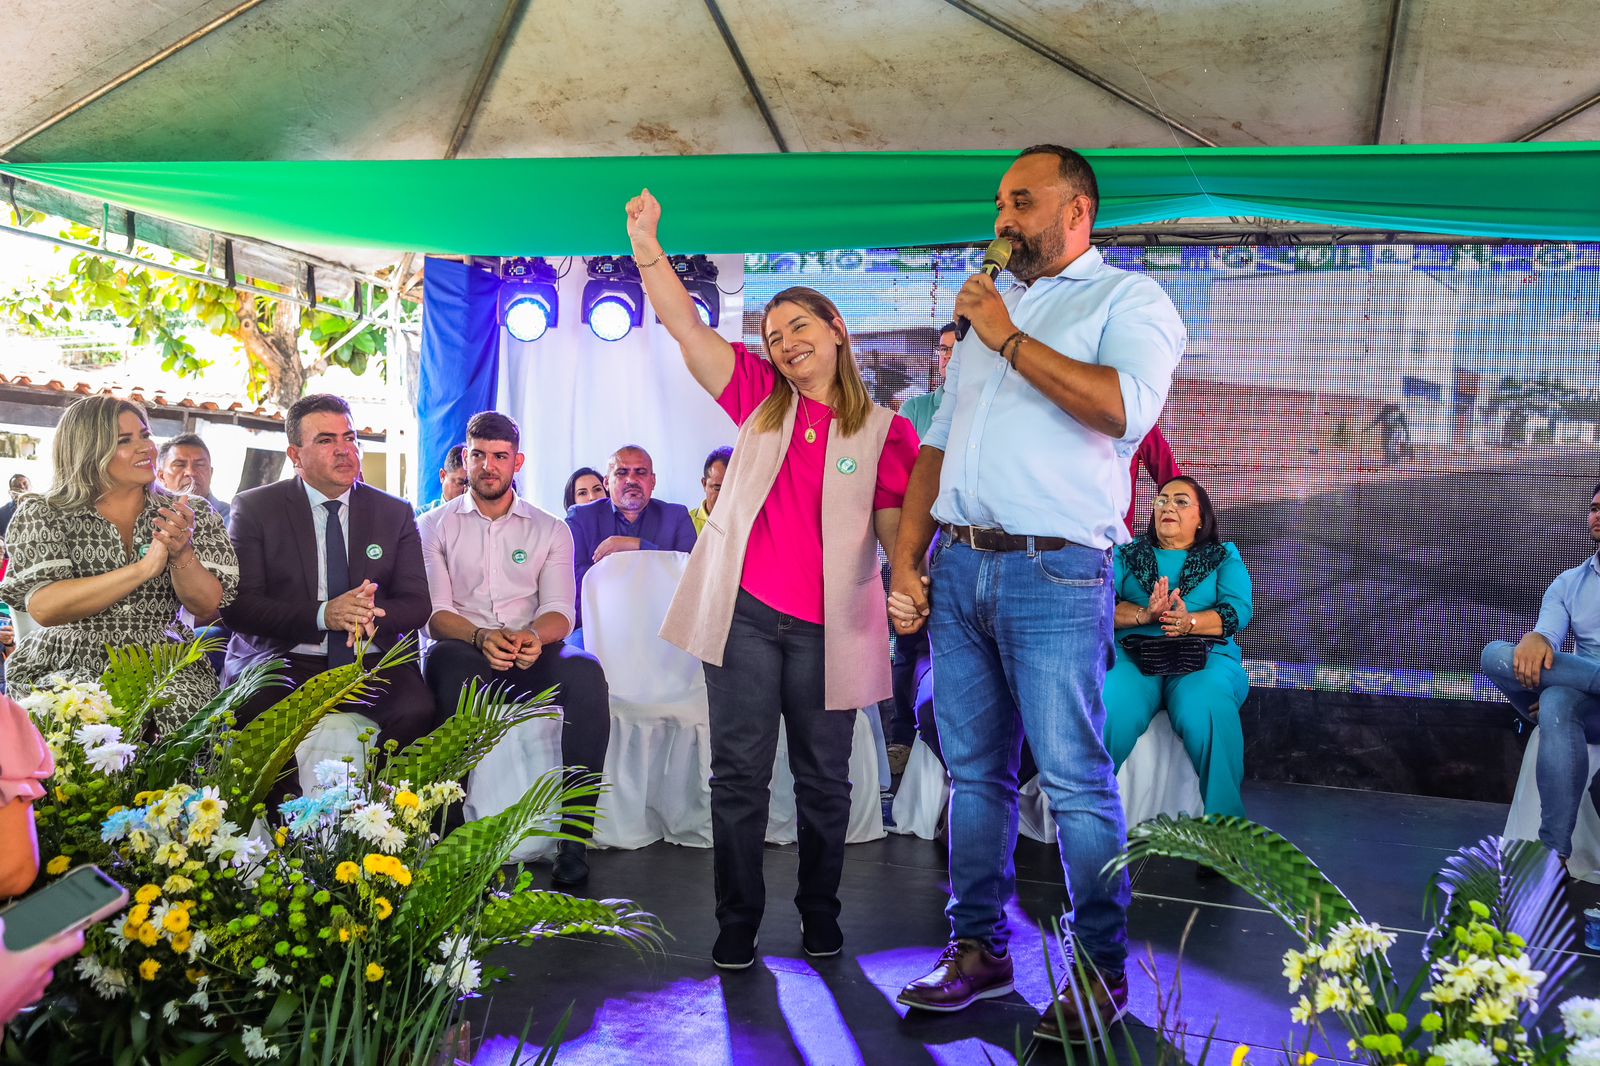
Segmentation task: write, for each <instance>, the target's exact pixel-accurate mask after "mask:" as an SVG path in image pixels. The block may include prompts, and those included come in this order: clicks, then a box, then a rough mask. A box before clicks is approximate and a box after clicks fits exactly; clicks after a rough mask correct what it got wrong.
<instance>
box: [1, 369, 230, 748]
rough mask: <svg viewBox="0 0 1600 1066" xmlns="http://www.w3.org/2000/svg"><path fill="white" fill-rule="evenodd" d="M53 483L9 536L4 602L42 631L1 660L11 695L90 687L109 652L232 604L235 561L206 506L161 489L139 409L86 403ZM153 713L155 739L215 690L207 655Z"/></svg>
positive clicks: (109, 401) (26, 505) (184, 636)
mask: <svg viewBox="0 0 1600 1066" xmlns="http://www.w3.org/2000/svg"><path fill="white" fill-rule="evenodd" d="M51 461H52V464H53V466H54V470H55V483H54V485H53V486H52V488H51V489H50V491H49V492H47V493H45V494H44V495H42V496H40V495H30V496H26V497H24V498H23V500H22V502H21V503H20V504H18V506H17V513H16V516H15V517H14V518H13V519H12V521H11V528H10V530H9V531H8V532H9V534H10V535H9V536H8V537H7V538H6V547H7V550H8V551H9V553H10V557H11V565H10V568H9V569H8V570H7V571H6V577H5V580H4V581H3V582H0V600H3V601H4V602H6V603H8V604H10V605H11V607H12V608H13V609H14V610H20V611H26V612H27V613H28V615H29V616H30V617H31V618H32V620H33V621H34V622H35V623H36V624H38V625H39V626H40V627H41V628H39V629H38V630H37V631H36V632H33V633H31V634H29V636H28V637H27V639H25V640H22V641H21V642H20V643H19V644H18V647H17V651H16V653H15V654H14V655H13V656H12V657H11V658H10V659H9V660H8V661H7V662H6V680H7V684H8V687H9V688H10V690H11V691H12V692H13V693H17V692H19V691H25V690H27V689H28V688H31V687H33V686H35V685H37V684H39V683H41V682H42V681H43V680H44V679H45V678H47V677H49V676H51V675H53V674H62V675H65V676H66V677H68V678H72V679H82V680H94V679H97V678H98V677H99V676H100V674H101V673H102V672H103V671H104V670H105V667H106V663H107V655H106V648H107V647H108V646H111V647H115V646H118V645H123V644H144V645H154V644H159V643H162V642H164V641H168V640H173V639H177V640H191V639H193V637H194V631H193V630H192V629H190V628H189V627H188V626H187V625H184V624H182V623H181V622H180V621H179V618H178V609H179V608H180V607H182V608H187V609H188V611H189V613H190V614H192V615H193V616H194V617H195V618H196V619H198V620H199V621H202V622H204V621H209V620H210V619H213V618H215V617H216V616H217V611H218V609H219V608H220V607H221V606H222V605H224V604H226V603H228V602H230V601H231V600H232V598H233V590H234V587H235V586H236V585H237V584H238V581H239V566H238V560H237V559H236V558H235V557H234V553H233V544H232V542H230V541H229V540H228V534H227V531H226V530H225V529H224V528H223V525H222V520H221V519H220V518H218V517H217V514H216V512H215V511H213V510H212V509H211V506H210V505H209V504H207V503H206V502H205V500H203V499H200V498H199V497H193V496H174V495H172V494H171V493H169V492H167V490H166V489H164V488H162V487H161V486H160V485H158V484H157V483H156V447H155V443H154V442H153V441H152V440H151V439H150V422H149V419H148V418H146V416H145V413H144V409H143V408H142V407H140V406H139V405H138V404H136V403H133V402H131V401H129V400H123V399H119V398H117V397H114V396H86V397H84V398H83V399H81V400H79V401H77V402H76V403H74V404H73V405H72V406H71V407H69V408H67V410H66V412H65V413H64V414H63V415H62V416H61V422H60V424H59V425H58V426H57V427H56V438H55V444H54V447H53V448H52V454H51ZM168 692H169V694H170V695H171V697H172V700H171V702H170V703H168V704H167V705H166V706H164V707H161V708H159V709H158V710H157V711H156V714H155V721H154V726H155V729H156V731H157V732H158V733H159V732H166V731H168V730H170V729H172V728H174V727H175V726H177V725H179V724H181V723H182V722H183V721H184V720H185V719H187V718H188V717H189V716H190V715H192V714H193V713H194V712H195V711H197V710H199V709H200V708H201V707H203V706H205V704H206V703H207V702H208V701H209V700H210V699H211V698H212V697H213V696H215V695H216V694H217V675H216V673H215V671H213V670H212V668H211V665H210V663H208V662H207V661H206V660H205V659H204V658H202V659H200V661H198V662H196V663H194V664H192V665H190V666H188V667H186V668H185V669H184V670H183V671H182V673H180V674H179V675H178V677H177V678H176V679H175V680H174V681H173V683H172V686H171V687H170V688H169V690H168Z"/></svg>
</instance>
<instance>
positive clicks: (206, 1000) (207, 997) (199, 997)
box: [186, 988, 211, 1010]
mask: <svg viewBox="0 0 1600 1066" xmlns="http://www.w3.org/2000/svg"><path fill="white" fill-rule="evenodd" d="M186 1002H187V1003H188V1004H189V1006H191V1007H193V1008H195V1009H196V1010H210V1009H211V994H210V993H209V992H207V991H206V990H205V989H203V988H202V989H201V990H200V991H198V992H196V993H195V994H194V995H192V996H190V997H189V998H188V1000H187V1001H186Z"/></svg>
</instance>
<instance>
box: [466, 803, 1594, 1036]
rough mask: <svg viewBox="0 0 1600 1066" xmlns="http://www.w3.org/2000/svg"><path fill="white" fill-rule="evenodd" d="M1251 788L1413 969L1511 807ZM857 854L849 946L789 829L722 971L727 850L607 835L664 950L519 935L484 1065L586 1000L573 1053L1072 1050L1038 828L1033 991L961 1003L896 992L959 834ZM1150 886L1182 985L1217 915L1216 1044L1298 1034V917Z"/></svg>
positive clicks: (614, 886)
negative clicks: (827, 945)
mask: <svg viewBox="0 0 1600 1066" xmlns="http://www.w3.org/2000/svg"><path fill="white" fill-rule="evenodd" d="M1245 802H1246V804H1247V805H1248V806H1249V809H1250V812H1251V815H1252V816H1253V817H1254V818H1256V819H1257V820H1258V821H1261V822H1262V823H1264V824H1266V825H1268V826H1271V827H1272V828H1273V829H1276V830H1277V831H1279V832H1280V833H1283V834H1284V835H1285V836H1287V837H1288V838H1289V839H1291V840H1293V841H1295V842H1296V843H1297V844H1299V845H1300V847H1301V848H1303V849H1304V850H1305V851H1306V853H1307V854H1309V855H1310V856H1311V857H1312V858H1313V859H1314V860H1315V861H1316V862H1317V863H1318V864H1319V865H1320V866H1321V867H1322V868H1323V869H1324V870H1325V871H1326V872H1327V873H1328V875H1329V876H1330V877H1331V878H1332V879H1333V881H1334V883H1335V884H1337V885H1339V886H1340V887H1341V888H1342V889H1343V890H1344V891H1345V893H1346V894H1347V895H1348V896H1349V897H1350V898H1351V900H1352V901H1353V902H1354V903H1355V905H1356V907H1357V908H1358V909H1359V910H1360V911H1361V912H1362V914H1363V915H1364V916H1365V917H1367V918H1368V919H1371V920H1374V921H1377V922H1380V923H1382V924H1383V925H1384V926H1386V927H1388V928H1390V929H1392V930H1395V931H1397V932H1399V934H1400V939H1399V942H1398V943H1397V944H1396V945H1395V947H1394V948H1393V949H1391V951H1390V958H1391V960H1392V961H1393V962H1394V963H1395V965H1396V968H1397V970H1399V971H1400V975H1401V978H1402V980H1405V981H1409V980H1410V978H1411V976H1412V975H1413V974H1414V973H1415V972H1416V970H1417V968H1418V966H1419V956H1418V952H1419V949H1420V945H1421V943H1422V935H1421V932H1420V930H1421V929H1422V927H1423V923H1422V920H1421V905H1422V895H1423V890H1424V887H1425V886H1426V884H1427V882H1428V879H1429V877H1430V876H1431V875H1432V874H1433V873H1434V872H1435V871H1436V870H1437V869H1438V868H1439V867H1440V866H1441V865H1442V864H1443V862H1444V860H1445V858H1446V857H1448V856H1449V855H1450V854H1451V852H1452V851H1454V849H1455V848H1457V847H1459V846H1461V845H1464V844H1470V843H1473V842H1475V841H1477V840H1479V839H1481V838H1482V837H1484V836H1487V835H1489V834H1491V833H1498V832H1499V831H1500V830H1501V829H1502V828H1503V827H1504V824H1505V816H1506V807H1505V805H1503V804H1497V803H1479V802H1472V801H1466V800H1447V799H1433V798H1427V797H1419V796H1403V795H1395V794H1390V793H1377V792H1360V791H1351V790H1345V789H1330V788H1317V787H1312V786H1303V785H1281V784H1262V783H1248V784H1247V785H1246V791H1245ZM845 860H846V861H845V870H844V878H843V883H842V887H841V890H840V896H841V898H842V900H843V903H844V913H843V915H842V916H841V918H840V924H841V925H842V926H843V928H844V933H845V950H844V952H843V953H842V954H840V955H839V956H837V957H835V958H831V959H817V960H813V959H809V958H807V957H806V956H805V954H804V953H803V952H802V951H801V950H800V932H799V922H798V919H797V918H796V915H795V911H794V906H793V903H792V901H791V897H792V895H793V892H794V877H795V863H796V857H795V849H794V847H793V846H792V845H791V846H787V847H769V848H768V849H767V857H766V873H767V892H768V903H767V914H766V919H765V922H764V924H763V926H762V929H761V945H760V949H759V957H758V959H757V962H756V965H755V966H753V967H751V968H750V969H748V970H744V971H741V972H738V973H722V972H721V971H718V970H717V969H716V968H715V967H713V966H712V964H711V961H710V955H711V943H712V940H713V939H714V938H715V935H716V923H715V921H714V919H713V917H712V913H711V910H712V903H711V853H710V851H709V850H705V851H702V850H698V849H692V848H680V847H674V846H672V845H668V844H657V845H654V846H653V847H649V848H645V849H642V850H640V851H631V852H629V851H614V852H600V853H596V854H594V855H593V856H592V858H591V866H592V870H593V876H592V877H591V879H590V883H589V885H588V889H587V892H588V894H590V895H593V896H596V897H608V896H622V897H627V898H631V899H635V900H637V901H638V902H639V903H640V904H642V905H643V906H644V907H646V908H647V909H649V910H652V911H654V912H655V913H657V914H659V915H660V916H661V917H662V919H663V920H664V921H665V923H666V926H667V928H668V930H669V931H670V932H671V933H672V935H673V937H674V939H672V940H671V941H669V942H668V944H667V948H666V951H665V953H664V954H652V955H645V956H642V957H641V956H639V955H636V954H635V953H634V952H633V951H631V950H630V949H628V948H627V947H624V946H621V945H618V944H615V943H606V942H603V941H593V940H583V939H562V940H555V941H549V942H546V943H544V944H541V945H539V946H537V947H534V948H527V949H522V948H518V949H507V950H505V951H503V952H501V953H499V954H498V955H496V956H495V957H494V961H496V962H498V963H501V964H503V965H505V966H506V967H507V968H508V969H510V970H511V971H512V972H513V973H514V974H515V976H514V977H512V978H511V979H509V980H508V981H506V982H503V983H502V984H500V985H499V986H497V987H496V989H495V990H494V992H493V993H492V995H490V996H486V997H485V998H483V999H481V1000H478V1001H476V1002H475V1003H474V1005H473V1009H472V1011H471V1012H470V1014H471V1017H472V1019H473V1029H474V1035H475V1036H481V1037H482V1040H483V1043H482V1046H481V1049H480V1050H479V1052H478V1054H477V1056H476V1058H475V1060H474V1061H475V1063H476V1066H500V1064H502V1063H506V1062H509V1061H510V1058H511V1051H512V1049H513V1048H514V1046H515V1044H516V1042H517V1037H518V1036H519V1035H520V1034H521V1033H522V1032H523V1031H524V1026H525V1025H526V1026H527V1030H526V1031H527V1033H528V1037H529V1039H530V1040H533V1041H542V1040H543V1039H544V1038H545V1037H546V1035H547V1034H549V1033H550V1032H551V1031H552V1030H553V1029H554V1028H555V1026H556V1024H557V1022H558V1021H559V1020H560V1018H561V1016H562V1014H563V1013H564V1012H565V1011H566V1010H567V1008H568V1007H569V1005H570V1006H571V1008H572V1018H571V1022H570V1024H569V1027H568V1029H567V1034H566V1040H565V1042H564V1044H563V1046H562V1048H561V1050H560V1053H559V1055H558V1061H559V1062H562V1063H574V1064H580V1063H581V1064H588V1063H605V1064H618V1063H635V1062H655V1063H659V1064H661V1066H666V1064H673V1066H678V1064H688V1063H724V1062H726V1063H739V1064H745V1063H761V1064H766V1063H812V1064H826V1066H836V1064H850V1063H895V1064H899V1063H928V1064H933V1063H940V1064H943V1063H963V1064H964V1063H990V1062H1008V1061H1012V1059H1013V1057H1014V1056H1015V1055H1016V1054H1017V1052H1018V1049H1019V1048H1020V1050H1021V1053H1022V1056H1023V1059H1024V1061H1037V1062H1051V1061H1061V1060H1062V1055H1061V1053H1060V1050H1059V1047H1055V1048H1052V1047H1050V1046H1049V1045H1045V1046H1043V1047H1037V1048H1036V1047H1032V1046H1031V1044H1030V1041H1029V1039H1028V1034H1029V1033H1030V1032H1031V1031H1032V1028H1033V1024H1034V1021H1035V1019H1036V1018H1037V1015H1038V1012H1039V1011H1040V1010H1041V1009H1043V1008H1044V1007H1045V1006H1046V1004H1048V1002H1049V999H1050V988H1049V985H1048V983H1047V980H1046V977H1045V969H1044V963H1043V957H1042V956H1043V944H1042V941H1041V938H1040V935H1039V932H1038V930H1039V928H1040V927H1041V925H1043V927H1045V928H1048V924H1049V921H1050V917H1051V915H1052V914H1056V913H1059V910H1060V908H1061V905H1062V903H1063V901H1064V898H1065V894H1064V892H1063V890H1062V888H1061V867H1060V864H1059V861H1058V859H1057V858H1056V853H1055V849H1054V848H1053V847H1048V846H1045V845H1041V844H1037V843H1034V842H1032V841H1028V840H1023V841H1022V843H1021V844H1020V846H1019V847H1018V852H1017V871H1018V884H1017V896H1016V899H1015V900H1013V903H1012V906H1011V911H1010V914H1011V919H1012V928H1013V941H1012V945H1013V946H1012V950H1013V952H1014V953H1015V956H1016V960H1017V964H1016V969H1017V992H1016V993H1015V994H1013V995H1011V996H1008V997H1006V998H1003V999H996V1000H988V1001H984V1002H982V1003H979V1004H977V1005H975V1006H973V1007H972V1008H970V1009H968V1010H966V1011H964V1012H961V1013H959V1014H952V1015H928V1014H923V1013H917V1014H914V1015H912V1016H911V1017H909V1018H908V1017H906V1016H905V1013H906V1012H905V1010H904V1008H902V1007H900V1006H898V1005H897V1004H896V1003H895V1001H894V999H895V995H896V993H897V992H898V991H899V989H900V987H901V986H902V985H903V984H904V983H905V982H906V981H908V980H910V979H912V978H914V977H916V976H918V975H919V974H921V973H922V972H924V971H925V970H926V969H927V968H928V967H929V966H930V965H931V964H932V962H933V961H934V959H935V958H936V957H937V955H938V953H939V950H940V948H941V947H942V946H943V944H944V942H945V937H946V934H947V931H948V927H947V926H946V924H945V921H944V916H943V913H942V908H943V906H944V903H945V900H946V896H947V891H948V885H947V883H946V880H945V876H944V866H945V857H944V848H943V845H942V844H940V843H938V842H936V841H925V840H918V839H916V838H914V837H900V836H894V835H891V836H890V837H889V838H888V839H886V840H880V841H875V842H873V843H870V844H858V845H854V846H852V847H850V848H849V849H847V851H846V853H845ZM539 876H541V877H543V876H545V875H544V874H543V873H540V875H539ZM1133 890H1134V903H1133V909H1132V912H1131V915H1130V934H1131V939H1132V942H1133V945H1134V953H1135V956H1136V957H1139V958H1145V959H1147V960H1148V959H1149V958H1150V956H1151V953H1153V955H1154V959H1155V966H1156V969H1157V971H1158V973H1159V974H1160V975H1161V978H1162V984H1163V985H1167V984H1169V983H1170V977H1171V975H1172V972H1173V968H1174V963H1175V961H1176V959H1177V954H1178V944H1179V939H1180V937H1181V936H1182V934H1183V929H1184V925H1185V923H1186V922H1188V920H1189V917H1190V915H1191V914H1196V915H1197V917H1196V920H1195V922H1194V926H1193V929H1192V931H1191V933H1190V935H1189V941H1188V945H1187V948H1186V950H1185V953H1184V957H1183V971H1182V972H1183V981H1182V991H1183V1001H1182V1010H1181V1013H1182V1016H1183V1017H1184V1018H1185V1019H1186V1020H1187V1021H1188V1025H1189V1031H1190V1032H1191V1033H1198V1034H1201V1035H1202V1036H1203V1035H1204V1034H1205V1033H1207V1032H1210V1031H1211V1030H1212V1027H1213V1025H1214V1026H1215V1037H1216V1044H1215V1045H1214V1046H1213V1048H1212V1049H1211V1053H1210V1055H1209V1056H1208V1061H1209V1062H1210V1063H1213V1064H1221V1063H1227V1062H1228V1061H1230V1058H1229V1057H1230V1054H1231V1052H1232V1049H1233V1047H1234V1045H1235V1044H1238V1043H1246V1044H1251V1045H1254V1046H1258V1047H1263V1048H1266V1047H1281V1046H1282V1043H1283V1041H1284V1040H1285V1039H1286V1038H1288V1036H1289V1034H1290V1032H1291V1026H1290V1023H1289V1017H1288V1011H1289V1007H1290V1004H1291V998H1290V997H1289V995H1288V993H1287V991H1286V989H1285V985H1284V979H1283V978H1282V977H1281V976H1280V971H1281V969H1282V966H1281V963H1280V959H1281V957H1282V955H1283V952H1284V951H1285V950H1286V949H1288V948H1290V947H1293V946H1296V942H1295V939H1294V938H1293V937H1292V936H1291V934H1290V933H1289V930H1288V928H1287V927H1286V926H1285V925H1284V924H1283V923H1282V922H1281V921H1279V920H1278V919H1277V918H1275V917H1273V916H1272V915H1271V914H1269V913H1267V912H1266V911H1264V910H1263V909H1261V907H1260V906H1259V905H1258V904H1257V903H1256V901H1255V900H1254V899H1252V898H1251V897H1249V896H1248V895H1246V894H1245V893H1243V892H1241V891H1239V890H1238V889H1236V888H1234V887H1233V886H1232V885H1230V884H1228V883H1227V882H1224V881H1219V880H1210V881H1200V880H1198V879H1197V878H1196V877H1195V874H1194V869H1193V867H1192V866H1189V865H1185V864H1179V863H1173V862H1168V861H1165V860H1156V861H1151V862H1148V863H1145V864H1143V865H1141V866H1140V867H1139V868H1138V869H1136V870H1135V872H1134V882H1133ZM1568 894H1569V897H1570V899H1571V902H1572V905H1573V908H1574V912H1575V913H1578V912H1581V911H1582V909H1583V908H1584V907H1585V906H1593V905H1595V904H1596V903H1600V886H1595V885H1586V884H1580V883H1576V882H1569V893H1568ZM1580 929H1581V919H1580ZM1573 947H1574V949H1575V950H1577V949H1581V948H1582V944H1581V943H1576V944H1574V945H1573ZM1132 961H1133V960H1131V959H1130V963H1131V962H1132ZM1130 973H1132V997H1133V1009H1132V1013H1131V1016H1130V1017H1131V1020H1132V1024H1131V1025H1130V1034H1131V1035H1132V1037H1133V1039H1134V1040H1135V1043H1136V1044H1137V1045H1139V1046H1140V1047H1141V1048H1142V1049H1145V1050H1146V1062H1147V1063H1150V1062H1153V1061H1154V1060H1153V1058H1152V1057H1151V1056H1150V1055H1149V1053H1148V1050H1149V1049H1151V1048H1153V1046H1154V1045H1153V1041H1152V1039H1151V1034H1150V1032H1149V1031H1148V1029H1146V1028H1144V1027H1145V1026H1148V1025H1149V1024H1152V1023H1153V1022H1154V1020H1155V1018H1156V1003H1155V1000H1156V986H1155V984H1154V983H1153V982H1152V981H1151V980H1150V978H1149V977H1147V976H1146V975H1145V974H1144V973H1142V972H1138V971H1137V969H1136V968H1134V969H1130ZM1567 994H1569V995H1573V994H1582V995H1590V996H1593V995H1600V955H1596V954H1594V953H1584V954H1582V955H1581V957H1580V959H1579V961H1578V965H1577V966H1576V967H1575V969H1574V971H1573V976H1572V977H1571V979H1570V981H1569V985H1568V988H1567ZM485 1015H487V1017H485ZM1339 1042H1340V1050H1341V1051H1342V1050H1343V1038H1342V1037H1340V1038H1339ZM1198 1046H1199V1045H1198V1042H1195V1043H1194V1045H1193V1047H1194V1049H1195V1052H1196V1053H1194V1054H1191V1058H1190V1060H1191V1061H1198V1054H1197V1052H1198ZM1313 1048H1314V1049H1315V1050H1317V1051H1319V1052H1320V1053H1322V1054H1324V1055H1325V1056H1328V1057H1331V1058H1338V1057H1339V1056H1337V1055H1335V1054H1334V1053H1333V1052H1332V1051H1331V1050H1330V1049H1328V1048H1327V1047H1325V1046H1318V1045H1317V1044H1313ZM1252 1059H1259V1060H1260V1061H1262V1062H1267V1061H1281V1058H1279V1059H1276V1060H1274V1059H1270V1058H1268V1057H1267V1056H1264V1055H1261V1054H1260V1053H1258V1054H1257V1055H1255V1056H1252ZM1079 1061H1082V1059H1081V1058H1080V1060H1079ZM1325 1061H1326V1058H1325Z"/></svg>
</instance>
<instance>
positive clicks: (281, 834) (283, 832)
mask: <svg viewBox="0 0 1600 1066" xmlns="http://www.w3.org/2000/svg"><path fill="white" fill-rule="evenodd" d="M272 839H273V840H274V841H276V842H277V845H278V847H280V848H281V847H283V845H284V842H285V841H287V840H288V839H289V831H288V830H287V829H284V828H283V827H281V826H280V827H279V828H278V831H277V832H276V833H273V834H272Z"/></svg>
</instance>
